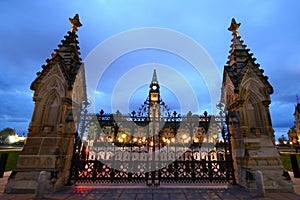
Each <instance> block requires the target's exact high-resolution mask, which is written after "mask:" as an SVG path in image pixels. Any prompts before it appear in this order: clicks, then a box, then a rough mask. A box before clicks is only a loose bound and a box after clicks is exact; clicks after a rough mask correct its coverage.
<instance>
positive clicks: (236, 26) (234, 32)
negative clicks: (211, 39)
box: [228, 18, 241, 36]
mask: <svg viewBox="0 0 300 200" xmlns="http://www.w3.org/2000/svg"><path fill="white" fill-rule="evenodd" d="M240 25H241V23H236V21H235V19H234V18H232V19H231V24H230V27H229V28H228V30H229V31H231V32H232V35H233V36H237V35H238V34H239V32H238V29H239V27H240Z"/></svg>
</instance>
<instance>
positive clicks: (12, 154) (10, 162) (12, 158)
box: [0, 151, 20, 171]
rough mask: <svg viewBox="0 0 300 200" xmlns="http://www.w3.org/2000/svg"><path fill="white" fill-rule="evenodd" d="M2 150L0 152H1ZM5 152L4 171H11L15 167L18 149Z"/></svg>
mask: <svg viewBox="0 0 300 200" xmlns="http://www.w3.org/2000/svg"><path fill="white" fill-rule="evenodd" d="M2 153H4V152H0V156H1V154H2ZM5 153H8V158H7V163H6V166H5V171H11V170H13V169H15V168H16V165H17V160H18V157H19V154H20V151H7V152H5Z"/></svg>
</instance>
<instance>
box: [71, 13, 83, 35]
mask: <svg viewBox="0 0 300 200" xmlns="http://www.w3.org/2000/svg"><path fill="white" fill-rule="evenodd" d="M69 21H70V23H71V25H72V26H71V31H72V32H77V31H78V29H77V28H78V27H81V26H82V24H81V22H80V20H79V15H78V14H76V15H75V16H74V17H73V18H69Z"/></svg>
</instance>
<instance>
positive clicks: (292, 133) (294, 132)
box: [288, 103, 300, 146]
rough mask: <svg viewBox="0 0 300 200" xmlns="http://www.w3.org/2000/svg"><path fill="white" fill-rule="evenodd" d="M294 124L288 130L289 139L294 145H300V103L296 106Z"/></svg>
mask: <svg viewBox="0 0 300 200" xmlns="http://www.w3.org/2000/svg"><path fill="white" fill-rule="evenodd" d="M294 118H295V122H294V126H293V127H291V128H290V130H289V132H288V136H289V141H290V142H292V145H293V146H295V145H297V146H299V142H300V103H297V105H296V106H295V112H294Z"/></svg>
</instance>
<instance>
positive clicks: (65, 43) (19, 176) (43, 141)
mask: <svg viewBox="0 0 300 200" xmlns="http://www.w3.org/2000/svg"><path fill="white" fill-rule="evenodd" d="M70 21H71V23H72V28H71V31H69V32H68V34H67V35H66V36H65V39H64V40H62V41H61V42H62V43H61V44H60V45H58V48H57V49H56V50H55V52H54V53H52V54H51V58H50V59H47V60H46V62H47V63H46V64H45V65H43V66H42V68H43V70H42V71H41V72H38V73H37V77H36V79H35V80H34V81H33V83H32V84H31V87H30V88H31V89H32V90H33V91H34V96H33V101H34V103H35V104H34V110H33V114H32V119H31V122H30V124H29V128H28V135H27V140H26V144H25V145H24V148H23V150H22V152H21V153H20V155H19V159H18V162H17V167H16V169H15V170H13V171H12V173H11V176H10V177H9V180H8V183H7V185H6V188H5V192H7V193H34V192H35V189H36V187H37V179H38V176H39V173H40V172H41V171H45V172H46V177H47V180H46V183H45V185H46V188H45V189H46V191H49V192H52V191H55V190H57V189H59V188H60V187H62V186H63V185H65V184H66V183H67V182H68V178H69V169H70V165H71V159H72V152H73V141H74V133H75V131H76V121H77V120H78V118H79V115H78V114H79V110H80V108H81V102H82V101H83V100H85V98H86V91H85V77H84V68H83V63H82V62H81V58H80V52H79V47H78V41H77V35H76V32H77V27H79V26H81V23H80V22H79V17H78V15H75V17H74V18H73V19H70Z"/></svg>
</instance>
